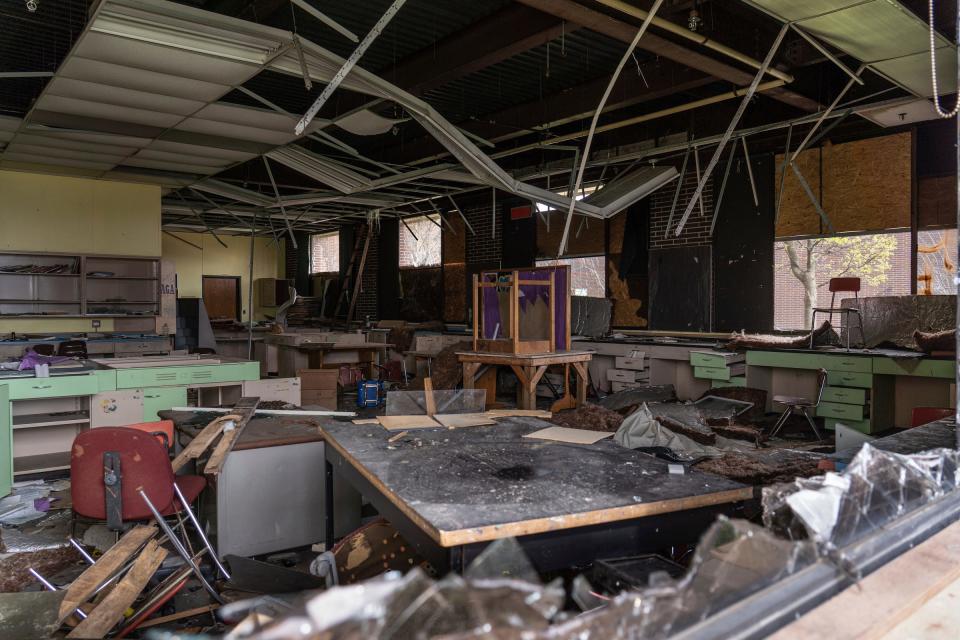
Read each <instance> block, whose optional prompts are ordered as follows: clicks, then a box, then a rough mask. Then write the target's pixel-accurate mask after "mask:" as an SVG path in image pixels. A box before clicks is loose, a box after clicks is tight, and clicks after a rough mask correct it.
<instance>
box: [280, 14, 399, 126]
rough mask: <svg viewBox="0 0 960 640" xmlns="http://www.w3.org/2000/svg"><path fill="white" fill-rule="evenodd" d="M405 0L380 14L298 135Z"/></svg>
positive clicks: (310, 111)
mask: <svg viewBox="0 0 960 640" xmlns="http://www.w3.org/2000/svg"><path fill="white" fill-rule="evenodd" d="M405 2H406V0H393V4H391V5H390V6H389V7H388V8H387V10H386V11H385V12H384V14H383V15H382V16H380V19H379V20H377V23H376V24H375V25H373V28H372V29H370V33H368V34H367V35H366V36H364V38H363V40H362V41H361V42H360V44H359V45H357V48H356V49H354V51H353V53H351V54H350V57H349V58H347V60H346V62H344V63H343V66H342V67H340V69H339V71H337V73H336V74H334V76H333V78H331V80H330V82H329V83H328V84H327V86H326V87H324V88H323V92H322V93H321V94H320V96H319V97H318V98H317V99H316V101H314V103H313V104H312V105H310V108H309V109H307V112H306V113H305V114H304V115H303V117H302V118H301V119H300V122H298V123H297V126H296V128H295V129H294V131H296V134H297V135H298V136H299V135H302V134H303V132H304V130H305V129H306V128H307V125H309V124H310V121H311V120H313V117H314V116H315V115H317V112H319V111H320V109H321V107H323V105H324V104H325V103H326V102H327V100H328V99H329V98H330V96H331V95H332V94H333V92H334V91H336V90H337V87H339V86H340V83H342V82H343V80H344V79H345V78H346V77H347V74H349V73H350V70H351V69H353V67H354V66H356V64H357V62H358V61H359V60H360V58H361V57H362V56H363V54H364V53H365V52H366V51H367V48H368V47H369V46H370V45H371V44H373V41H374V40H376V39H377V36H379V35H380V33H381V32H382V31H383V30H384V28H386V26H387V23H389V22H390V20H391V18H393V16H394V15H396V13H397V11H399V10H400V7H402V6H403V5H404V3H405Z"/></svg>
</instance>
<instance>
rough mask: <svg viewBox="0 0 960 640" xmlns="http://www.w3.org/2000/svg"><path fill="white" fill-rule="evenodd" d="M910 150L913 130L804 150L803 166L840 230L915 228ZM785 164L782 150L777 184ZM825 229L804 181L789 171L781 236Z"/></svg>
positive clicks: (800, 161)
mask: <svg viewBox="0 0 960 640" xmlns="http://www.w3.org/2000/svg"><path fill="white" fill-rule="evenodd" d="M910 149H911V141H910V134H909V133H898V134H894V135H889V136H882V137H879V138H870V139H867V140H857V141H855V142H847V143H843V144H836V145H831V144H824V145H823V147H822V149H821V148H814V149H808V150H807V151H804V152H803V153H801V154H800V156H799V157H798V158H797V166H798V167H799V169H800V171H801V173H802V174H803V177H804V178H806V180H807V182H808V183H809V184H810V188H811V190H812V191H813V193H814V195H815V196H818V197H820V199H821V204H822V207H823V209H824V211H826V213H827V215H828V216H829V217H830V220H831V222H832V223H833V227H834V230H835V231H837V232H853V231H880V230H883V229H895V228H903V227H909V226H910V188H911V182H910V180H911V179H910V173H911V170H910ZM782 166H783V154H778V155H777V158H776V167H777V176H776V182H775V183H774V184H775V185H777V186H779V184H780V169H781V167H782ZM821 176H822V178H821ZM821 181H822V187H821ZM821 233H827V229H826V228H821V222H820V216H819V215H818V214H817V211H816V209H815V208H814V206H813V204H812V203H811V202H810V199H809V198H808V197H807V195H806V193H804V191H803V188H802V187H801V185H800V181H799V180H798V179H797V177H796V175H795V174H794V173H793V171H792V170H790V169H787V176H786V180H785V182H784V188H783V199H782V202H781V205H780V219H779V221H778V223H777V229H776V235H777V237H778V238H787V237H794V236H809V235H818V234H821Z"/></svg>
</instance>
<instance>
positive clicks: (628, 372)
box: [607, 369, 638, 382]
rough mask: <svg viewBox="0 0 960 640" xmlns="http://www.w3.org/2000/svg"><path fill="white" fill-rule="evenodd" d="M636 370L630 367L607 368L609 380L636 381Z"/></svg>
mask: <svg viewBox="0 0 960 640" xmlns="http://www.w3.org/2000/svg"><path fill="white" fill-rule="evenodd" d="M637 375H638V372H637V371H635V370H632V369H607V380H609V381H610V382H636V381H637Z"/></svg>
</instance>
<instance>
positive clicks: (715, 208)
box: [710, 143, 737, 236]
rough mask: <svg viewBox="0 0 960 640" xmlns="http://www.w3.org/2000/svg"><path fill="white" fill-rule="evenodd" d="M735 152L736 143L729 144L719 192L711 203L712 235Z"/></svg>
mask: <svg viewBox="0 0 960 640" xmlns="http://www.w3.org/2000/svg"><path fill="white" fill-rule="evenodd" d="M736 152H737V145H736V143H734V144H731V145H730V155H728V156H727V168H726V169H724V170H723V180H721V181H720V193H718V194H717V201H716V202H715V203H714V204H713V219H712V220H711V221H710V235H711V236H712V235H713V229H714V228H715V227H716V226H717V217H718V216H719V215H720V204H721V203H722V202H723V192H724V191H726V190H727V178H729V177H730V167H732V166H733V156H734V154H735V153H736Z"/></svg>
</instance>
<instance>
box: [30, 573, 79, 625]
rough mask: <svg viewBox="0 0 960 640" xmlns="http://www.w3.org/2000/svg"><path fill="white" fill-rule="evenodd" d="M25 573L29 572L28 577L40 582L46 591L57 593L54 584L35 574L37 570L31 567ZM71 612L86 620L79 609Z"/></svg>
mask: <svg viewBox="0 0 960 640" xmlns="http://www.w3.org/2000/svg"><path fill="white" fill-rule="evenodd" d="M27 571H29V572H30V575H32V576H33V577H34V578H36V579H37V580H38V581H39V582H40V584H42V585H43V586H44V587H46V589H47V591H59V589H57V587H56V585H55V584H53V583H52V582H50V581H49V580H47V579H46V578H44V577H43V576H42V575H40V574H39V573H37V570H36V569H34V568H33V567H27ZM73 612H74V613H75V614H77V615H78V616H80V617H81V618H83V619H86V618H87V614H86V613H85V612H84V611H83V609H81V608H80V607H77V608H76V609H74V610H73Z"/></svg>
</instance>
